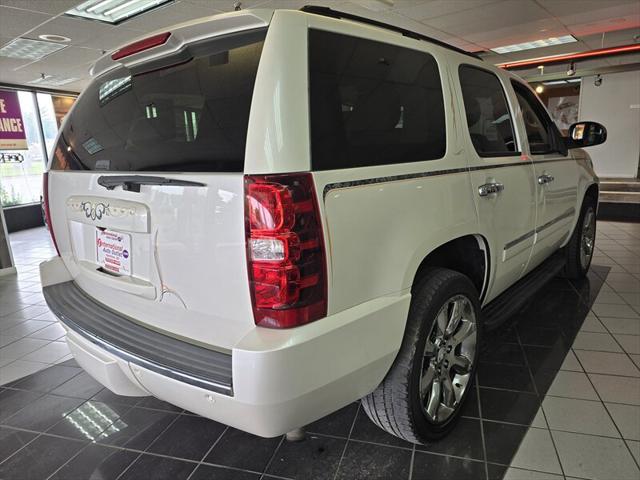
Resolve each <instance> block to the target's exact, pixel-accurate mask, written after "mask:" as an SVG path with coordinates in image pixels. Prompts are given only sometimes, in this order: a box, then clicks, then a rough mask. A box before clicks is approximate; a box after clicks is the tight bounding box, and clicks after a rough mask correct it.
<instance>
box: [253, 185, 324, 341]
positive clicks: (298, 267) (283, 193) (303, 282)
mask: <svg viewBox="0 0 640 480" xmlns="http://www.w3.org/2000/svg"><path fill="white" fill-rule="evenodd" d="M245 223H246V227H245V228H246V237H247V262H248V266H249V285H250V289H251V300H252V302H253V316H254V320H255V322H256V325H260V326H262V327H272V328H288V327H295V326H298V325H303V324H305V323H309V322H313V321H314V320H318V319H320V318H322V317H325V316H326V315H327V280H326V260H325V253H324V241H323V237H322V224H321V223H320V212H319V207H318V201H317V199H316V194H315V188H314V186H313V178H312V177H311V174H310V173H299V174H287V175H245Z"/></svg>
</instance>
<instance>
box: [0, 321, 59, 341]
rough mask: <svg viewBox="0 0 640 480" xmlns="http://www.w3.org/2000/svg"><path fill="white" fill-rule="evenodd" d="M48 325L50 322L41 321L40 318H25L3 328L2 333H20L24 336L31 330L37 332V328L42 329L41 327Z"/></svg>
mask: <svg viewBox="0 0 640 480" xmlns="http://www.w3.org/2000/svg"><path fill="white" fill-rule="evenodd" d="M49 325H51V322H47V321H42V320H25V321H23V322H20V323H19V324H17V325H15V326H13V327H11V328H7V329H6V330H3V331H2V334H3V335H20V336H22V337H24V336H26V335H29V334H31V333H33V332H37V331H38V330H42V329H43V328H46V327H48V326H49Z"/></svg>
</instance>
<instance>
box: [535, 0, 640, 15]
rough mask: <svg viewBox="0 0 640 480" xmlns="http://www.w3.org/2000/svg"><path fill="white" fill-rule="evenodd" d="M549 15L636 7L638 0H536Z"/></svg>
mask: <svg viewBox="0 0 640 480" xmlns="http://www.w3.org/2000/svg"><path fill="white" fill-rule="evenodd" d="M538 3H539V4H540V5H542V7H544V9H545V10H547V11H548V12H549V13H551V15H555V16H556V17H571V16H573V15H580V14H582V13H585V12H596V11H599V10H608V9H614V8H616V7H619V6H623V7H628V6H634V5H635V8H636V9H638V8H640V7H639V6H638V0H579V1H578V2H577V1H576V0H538Z"/></svg>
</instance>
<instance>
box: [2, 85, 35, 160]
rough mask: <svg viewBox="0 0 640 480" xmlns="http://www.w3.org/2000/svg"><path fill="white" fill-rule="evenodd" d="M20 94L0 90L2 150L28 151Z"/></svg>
mask: <svg viewBox="0 0 640 480" xmlns="http://www.w3.org/2000/svg"><path fill="white" fill-rule="evenodd" d="M28 148H29V147H28V146H27V134H26V132H25V130H24V122H23V121H22V112H21V111H20V102H19V101H18V92H14V91H9V90H0V150H28Z"/></svg>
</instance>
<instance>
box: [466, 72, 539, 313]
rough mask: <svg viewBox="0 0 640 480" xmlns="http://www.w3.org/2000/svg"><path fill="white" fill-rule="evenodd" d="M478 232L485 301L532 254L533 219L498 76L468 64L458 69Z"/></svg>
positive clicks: (529, 185)
mask: <svg viewBox="0 0 640 480" xmlns="http://www.w3.org/2000/svg"><path fill="white" fill-rule="evenodd" d="M458 73H459V80H460V87H461V90H462V98H463V102H464V105H463V107H464V111H465V115H466V119H467V126H468V129H467V131H468V135H465V136H464V138H463V142H464V144H465V152H468V153H467V155H466V156H467V158H468V159H469V170H470V172H471V175H470V177H471V184H472V188H473V194H474V197H475V199H476V207H477V211H478V217H479V223H480V230H481V232H482V234H483V235H484V237H485V238H486V239H487V241H488V242H489V248H490V252H491V255H490V257H491V260H490V261H491V264H490V272H491V281H490V282H491V283H490V284H489V288H488V290H487V294H486V295H485V298H484V302H485V303H486V302H488V301H490V300H491V299H492V298H495V297H496V296H497V295H499V294H500V293H502V292H503V291H504V290H505V289H506V288H507V287H509V286H510V285H511V284H513V283H514V282H516V281H517V280H518V279H519V278H520V277H521V276H522V274H523V272H524V271H525V269H526V267H527V264H528V262H529V257H530V254H531V250H532V246H533V240H534V230H535V220H536V202H535V196H536V184H535V181H534V171H533V164H532V162H531V160H530V159H528V158H526V157H525V158H523V157H522V155H521V152H520V148H519V142H518V139H517V136H516V134H515V128H514V122H513V115H512V114H511V111H512V109H511V108H509V103H508V101H507V97H506V95H505V91H504V86H503V83H502V81H501V80H500V79H499V78H498V76H497V75H496V74H495V73H493V72H490V71H488V70H484V69H482V68H478V67H475V66H470V65H460V67H459V69H458Z"/></svg>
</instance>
